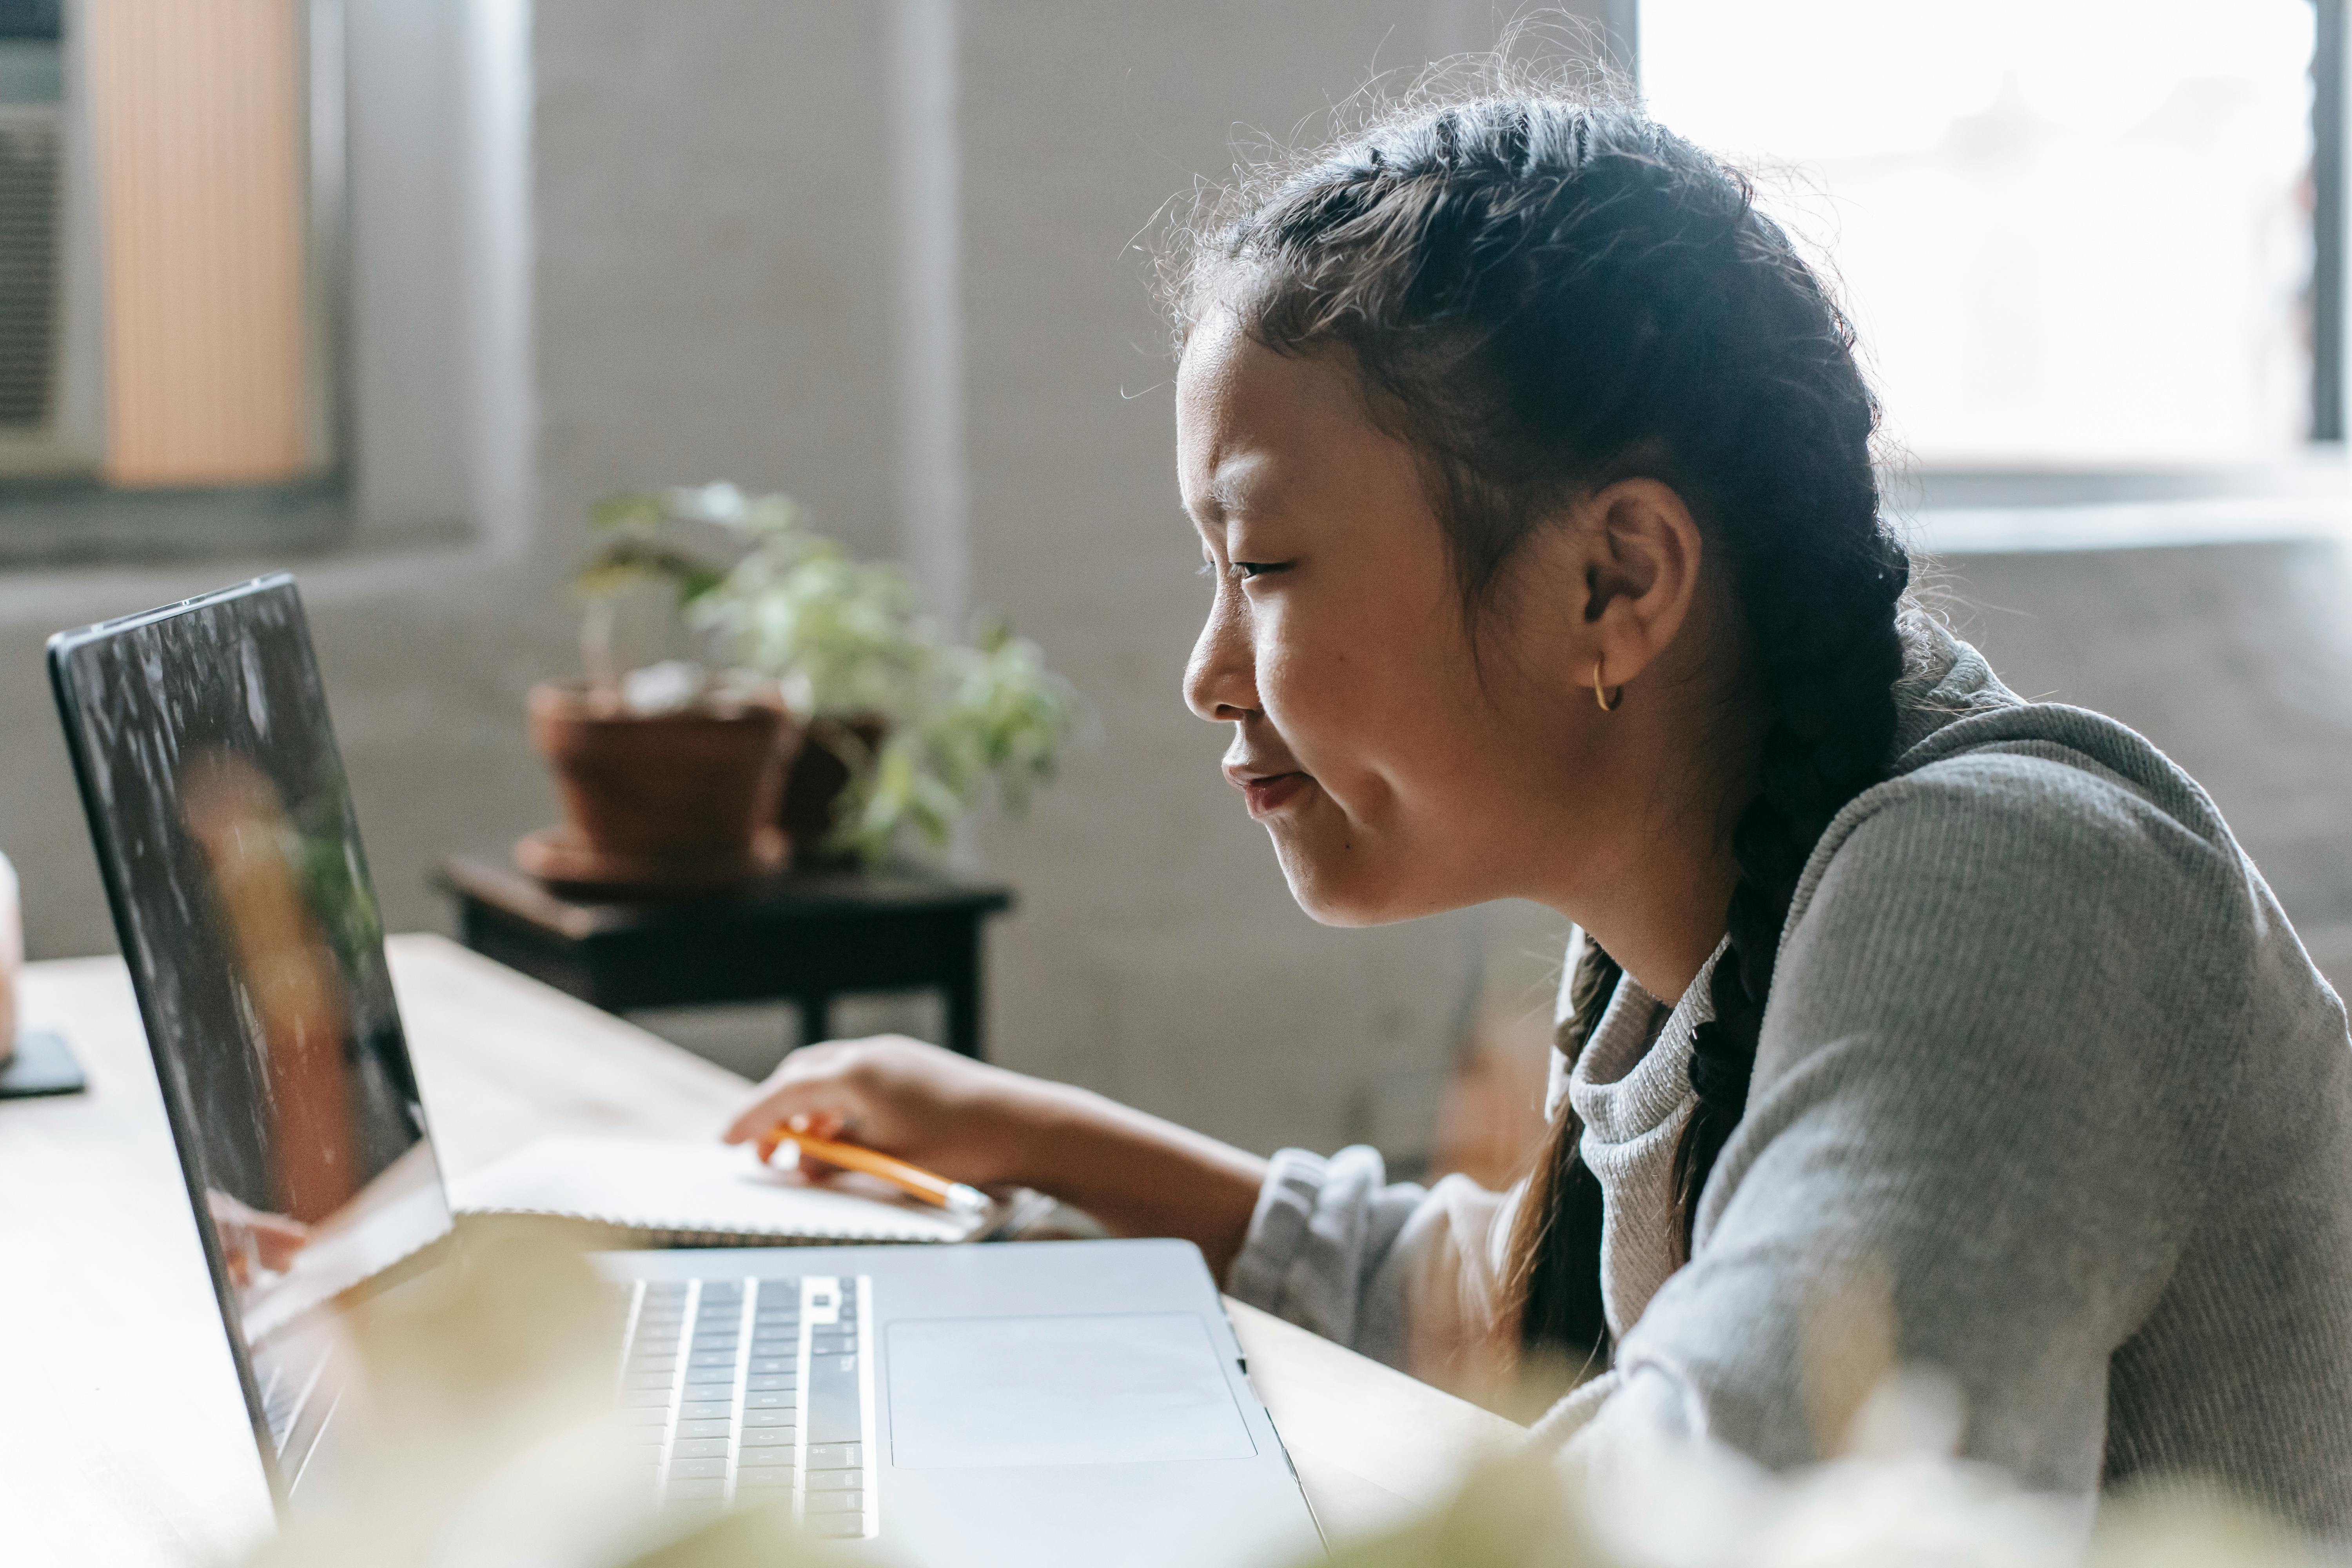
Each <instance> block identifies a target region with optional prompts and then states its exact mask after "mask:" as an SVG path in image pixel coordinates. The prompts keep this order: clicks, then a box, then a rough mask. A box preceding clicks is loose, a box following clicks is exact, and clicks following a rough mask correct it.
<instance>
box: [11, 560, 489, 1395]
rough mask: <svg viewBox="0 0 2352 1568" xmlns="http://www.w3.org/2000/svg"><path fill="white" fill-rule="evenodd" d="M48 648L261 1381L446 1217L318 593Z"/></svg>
mask: <svg viewBox="0 0 2352 1568" xmlns="http://www.w3.org/2000/svg"><path fill="white" fill-rule="evenodd" d="M52 658H53V659H54V661H55V671H56V676H57V680H58V695H59V700H60V703H61V704H62V706H63V707H64V709H65V710H66V719H67V723H68V728H69V730H70V731H72V734H71V740H72V742H73V745H74V749H75V752H76V753H77V757H78V761H79V763H80V766H81V769H82V774H83V787H84V798H85V802H86V804H87V805H88V807H89V813H90V816H91V828H92V833H93V837H95V838H96V840H97V842H98V846H99V853H100V861H101V862H102V868H103V870H104V872H105V874H106V878H107V881H108V884H109V886H110V889H111V890H112V893H113V896H114V903H115V920H116V925H117V929H118V931H119V933H120V935H121V940H122V947H123V953H124V957H125V958H126V959H127V960H128V961H129V963H130V964H131V970H132V973H133V977H134V978H135V979H136V981H137V982H138V986H139V993H140V1001H141V1005H142V1009H143V1011H144V1014H145V1016H146V1020H147V1029H148V1034H149V1037H150V1039H151V1043H152V1046H153V1047H154V1053H155V1061H156V1068H157V1070H158V1072H159V1074H161V1076H162V1077H163V1079H164V1080H165V1085H164V1087H165V1095H166V1099H167V1101H168V1102H169V1104H170V1106H171V1109H172V1111H173V1129H174V1131H175V1132H176V1133H177V1134H178V1137H179V1139H180V1142H181V1148H182V1156H183V1158H184V1161H185V1162H186V1163H187V1164H188V1166H189V1171H190V1181H191V1185H192V1186H193V1187H194V1188H195V1189H197V1190H198V1192H199V1193H200V1194H201V1196H200V1199H199V1202H200V1204H201V1206H202V1208H203V1209H204V1211H205V1213H206V1214H207V1215H209V1217H210V1219H211V1222H212V1226H213V1230H214V1235H215V1238H216V1239H217V1241H218V1244H219V1248H220V1256H221V1258H222V1261H223V1265H224V1270H225V1273H226V1277H227V1282H228V1286H229V1294H230V1297H231V1300H230V1302H227V1303H225V1306H228V1307H229V1308H230V1309H231V1310H229V1312H228V1316H229V1319H230V1325H231V1329H232V1331H233V1332H241V1333H242V1335H243V1337H244V1338H245V1340H246V1341H247V1347H246V1348H247V1352H248V1354H249V1355H252V1356H253V1359H254V1361H255V1363H256V1371H257V1375H258V1376H259V1377H260V1378H261V1380H262V1381H263V1382H264V1383H265V1384H266V1383H267V1382H268V1373H267V1372H266V1371H265V1370H264V1368H263V1364H262V1363H264V1362H265V1361H266V1359H267V1358H266V1357H263V1356H260V1355H257V1354H254V1353H253V1352H258V1351H259V1349H260V1348H261V1345H262V1342H264V1341H267V1340H268V1338H269V1337H270V1336H271V1335H272V1334H274V1333H276V1332H277V1331H279V1330H281V1329H283V1328H285V1327H287V1326H288V1325H289V1324H290V1323H292V1322H293V1321H295V1320H296V1319H297V1318H298V1317H299V1316H300V1315H301V1314H303V1313H304V1312H305V1311H306V1310H308V1309H310V1308H311V1307H314V1306H317V1305H319V1304H320V1303H321V1302H323V1301H325V1300H329V1299H330V1298H331V1297H333V1296H335V1295H337V1294H338V1293H340V1292H341V1291H342V1290H344V1289H349V1288H350V1287H351V1286H353V1285H356V1284H358V1283H360V1282H362V1280H364V1279H368V1278H370V1277H372V1276H373V1275H374V1274H376V1273H378V1272H379V1271H381V1270H383V1268H387V1267H389V1266H390V1265H392V1264H393V1263H395V1262H397V1261H399V1260H400V1259H401V1258H404V1257H406V1256H407V1255H409V1254H410V1253H413V1252H415V1250H417V1249H418V1248H419V1247H423V1246H424V1245H425V1244H426V1243H428V1242H430V1241H432V1240H434V1239H436V1237H440V1236H441V1235H442V1234H444V1233H445V1232H446V1231H447V1230H448V1228H449V1213H448V1208H447V1205H446V1200H445V1199H444V1197H443V1195H442V1190H441V1182H440V1175H439V1173H438V1171H437V1170H436V1168H435V1165H434V1160H433V1149H432V1145H431V1143H430V1142H428V1141H427V1140H426V1138H425V1117H424V1109H423V1106H422V1104H421V1103H420V1101H419V1100H418V1097H417V1092H416V1084H415V1077H414V1075H413V1074H412V1072H411V1070H410V1068H409V1062H408V1052H407V1047H406V1045H405V1043H404V1040H403V1038H402V1036H401V1030H400V1018H399V1014H398V1013H397V1011H396V1010H395V1008H394V1002H393V994H392V982H391V976H390V974H389V973H388V972H387V970H386V968H385V965H384V957H383V926H382V921H381V919H380V917H379V916H378V914H377V910H376V901H375V893H374V889H373V886H372V884H371V883H370V881H369V879H368V873H367V864H366V861H365V859H364V858H362V855H361V851H360V840H359V831H358V828H357V826H356V825H355V823H354V821H353V819H352V805H351V797H350V793H349V790H348V788H347V786H346V785H345V783H344V779H343V770H342V763H341V758H340V756H339V755H338V753H337V752H336V749H335V742H334V735H333V732H332V731H331V728H330V726H329V723H328V719H327V707H326V698H325V694H324V692H323V691H322V689H320V682H319V672H318V667H317V665H316V663H315V661H314V660H313V658H312V657H311V652H310V634H309V630H308V627H307V625H306V623H305V621H304V619H303V615H302V607H301V603H300V600H299V598H298V597H297V596H296V595H295V592H294V587H293V584H291V582H289V581H287V580H284V579H277V580H271V581H265V582H264V583H262V584H257V585H254V586H250V587H247V588H246V589H241V590H235V591H232V592H231V593H229V594H226V595H215V596H212V597H209V598H207V599H205V600H200V601H194V602H193V603H192V605H190V606H188V607H185V608H183V609H180V610H178V611H176V612H173V613H167V614H163V615H159V616H152V617H138V618H135V619H134V620H132V621H131V622H128V623H124V624H121V625H119V626H110V627H100V628H93V629H92V630H91V631H90V632H88V633H81V634H73V635H71V636H68V637H63V638H60V639H59V641H58V644H57V645H56V646H55V648H54V650H53V654H52ZM240 1323H241V1325H242V1326H241V1329H240V1327H239V1325H240Z"/></svg>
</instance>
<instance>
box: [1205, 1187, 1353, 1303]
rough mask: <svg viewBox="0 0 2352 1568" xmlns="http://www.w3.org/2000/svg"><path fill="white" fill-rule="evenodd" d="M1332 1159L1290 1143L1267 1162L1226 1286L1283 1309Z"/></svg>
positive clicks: (1240, 1295) (1241, 1295) (1238, 1294)
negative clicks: (1240, 1247) (1247, 1228)
mask: <svg viewBox="0 0 2352 1568" xmlns="http://www.w3.org/2000/svg"><path fill="white" fill-rule="evenodd" d="M1328 1173H1329V1165H1328V1163H1327V1162H1326V1161H1325V1160H1324V1158H1323V1156H1321V1155H1320V1154H1316V1153H1312V1152H1308V1151H1307V1150H1305V1149H1285V1150H1283V1151H1281V1152H1279V1153H1277V1154H1276V1155H1275V1157H1274V1158H1273V1159H1272V1160H1270V1161H1268V1162H1267V1163H1266V1172H1265V1185H1264V1186H1262V1187H1260V1188H1258V1190H1257V1207H1255V1209H1253V1210H1251V1211H1250V1223H1249V1233H1248V1235H1247V1236H1245V1237H1244V1238H1243V1240H1242V1249H1241V1252H1240V1253H1239V1255H1237V1256H1236V1257H1235V1258H1234V1262H1233V1267H1232V1268H1228V1269H1227V1270H1226V1271H1225V1289H1226V1290H1227V1292H1229V1293H1230V1294H1232V1295H1233V1296H1234V1297H1235V1298H1236V1299H1238V1300H1244V1301H1246V1302H1248V1303H1249V1304H1250V1305H1251V1306H1253V1307H1255V1308H1257V1309H1258V1310H1261V1311H1266V1312H1272V1313H1274V1314H1275V1315H1276V1316H1277V1317H1280V1316H1282V1315H1283V1310H1282V1309H1283V1297H1284V1294H1285V1290H1284V1285H1285V1281H1286V1279H1287V1278H1288V1276H1289V1273H1290V1268H1291V1265H1293V1264H1294V1263H1296V1262H1297V1260H1298V1255H1299V1254H1300V1253H1301V1252H1304V1251H1305V1250H1306V1249H1307V1240H1308V1222H1309V1221H1310V1220H1311V1219H1312V1218H1313V1217H1314V1215H1315V1205H1316V1204H1317V1203H1318V1201H1319V1200H1320V1199H1321V1197H1322V1195H1323V1181H1324V1177H1325V1176H1326V1175H1327V1174H1328Z"/></svg>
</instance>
